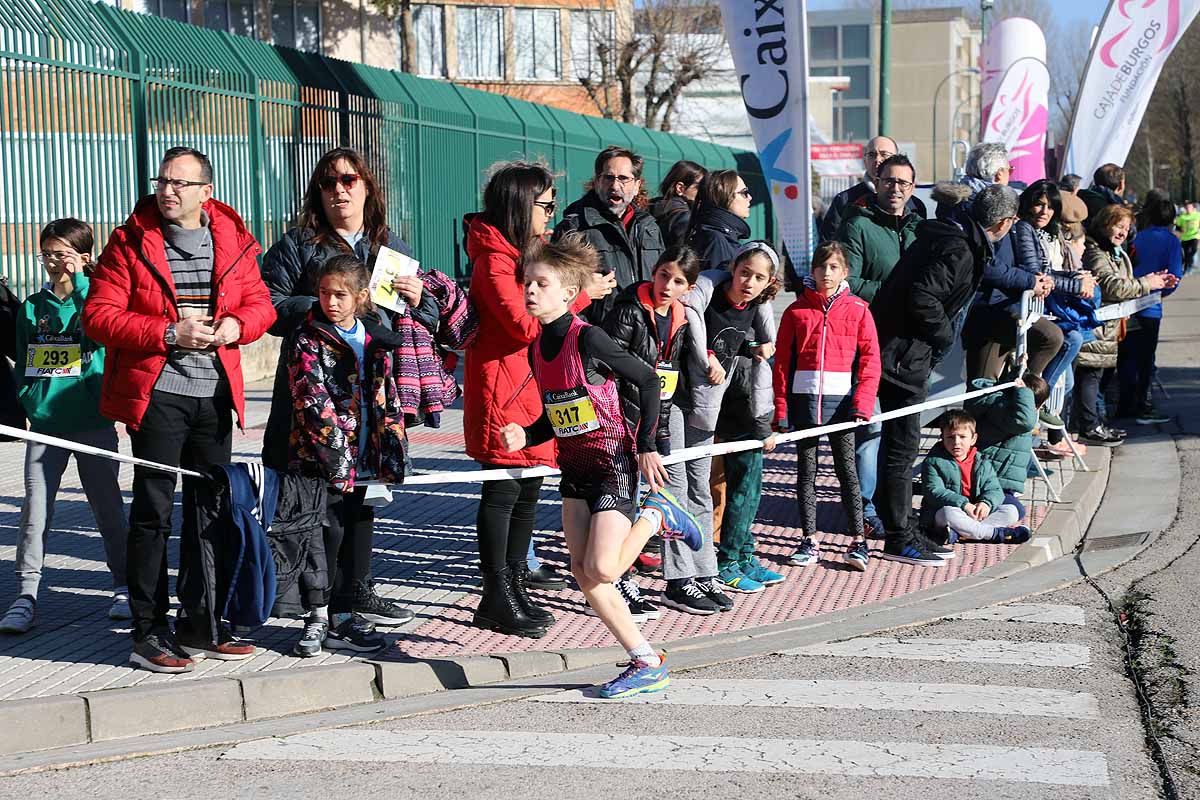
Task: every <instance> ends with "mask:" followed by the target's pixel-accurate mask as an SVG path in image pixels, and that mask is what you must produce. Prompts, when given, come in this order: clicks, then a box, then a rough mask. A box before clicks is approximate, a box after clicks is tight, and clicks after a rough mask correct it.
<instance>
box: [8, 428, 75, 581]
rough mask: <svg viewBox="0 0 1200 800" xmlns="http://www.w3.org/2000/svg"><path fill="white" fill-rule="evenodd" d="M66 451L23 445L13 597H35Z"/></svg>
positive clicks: (45, 446) (35, 444)
mask: <svg viewBox="0 0 1200 800" xmlns="http://www.w3.org/2000/svg"><path fill="white" fill-rule="evenodd" d="M70 457H71V453H70V451H68V450H63V449H62V448H60V447H52V446H50V445H45V444H39V443H37V442H28V443H26V445H25V502H24V503H23V504H22V506H21V521H20V523H19V524H18V526H17V562H16V566H17V594H18V595H26V594H27V595H29V596H31V597H34V598H36V597H37V593H38V587H39V586H40V585H41V581H42V564H43V562H44V561H45V557H46V536H47V534H48V533H49V531H50V526H51V524H52V523H53V521H54V498H55V496H56V495H57V494H58V486H59V482H60V481H61V480H62V474H63V470H65V469H66V468H67V459H69V458H70Z"/></svg>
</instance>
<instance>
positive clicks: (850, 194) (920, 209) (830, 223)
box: [819, 136, 926, 242]
mask: <svg viewBox="0 0 1200 800" xmlns="http://www.w3.org/2000/svg"><path fill="white" fill-rule="evenodd" d="M898 152H900V147H899V145H897V144H896V140H895V139H892V138H890V137H887V136H876V137H875V138H874V139H872V140H871V141H869V142H867V149H866V150H865V151H864V152H863V170H864V174H863V179H862V180H861V181H860V182H858V183H856V184H854V185H853V186H851V187H850V188H849V189H847V190H845V191H844V192H839V193H838V194H837V195H835V196H834V198H833V200H832V201H831V202H830V203H829V210H828V211H826V212H825V218H824V219H822V220H821V228H820V231H819V233H820V236H821V241H822V242H828V241H832V240H833V239H835V238H837V232H838V228H839V227H841V224H842V217H844V216H845V215H846V209H848V208H849V207H850V206H858V207H860V208H866V207H867V206H868V205H869V204H871V203H873V202H875V197H876V195H877V193H878V189H877V188H876V186H875V181H876V180H877V176H878V175H879V167H880V166H882V164H883V162H885V161H887V160H888V159H889V158H891V157H892V156H894V155H896V153H898ZM904 208H905V213H907V214H916V215H917V216H918V217H920V218H921V219H925V213H926V212H925V204H924V203H922V202H921V198H919V197H916V196H911V197H909V198H908V202H907V203H906V204H905V207H904Z"/></svg>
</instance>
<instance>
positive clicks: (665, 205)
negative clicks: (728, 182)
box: [650, 161, 707, 249]
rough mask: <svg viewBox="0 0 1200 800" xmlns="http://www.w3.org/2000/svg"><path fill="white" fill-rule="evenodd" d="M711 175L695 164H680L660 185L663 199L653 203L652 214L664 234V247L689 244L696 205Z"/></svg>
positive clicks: (688, 162)
mask: <svg viewBox="0 0 1200 800" xmlns="http://www.w3.org/2000/svg"><path fill="white" fill-rule="evenodd" d="M705 174H707V173H706V172H705V170H704V167H702V166H700V165H699V164H697V163H696V162H695V161H676V162H675V163H674V164H672V165H671V168H670V169H669V170H667V176H666V177H665V178H663V180H662V183H661V184H659V187H658V193H659V196H658V197H656V198H655V199H654V200H652V201H651V202H650V213H651V214H652V215H653V216H654V219H655V221H656V222H658V228H659V230H661V231H662V235H663V245H664V246H665V247H666V248H668V249H670V248H672V247H677V246H679V245H682V244H684V243H685V242H686V241H687V232H688V228H689V227H691V224H692V205H693V204H694V203H695V202H696V195H697V194H698V193H699V191H700V182H701V181H703V180H704V176H705Z"/></svg>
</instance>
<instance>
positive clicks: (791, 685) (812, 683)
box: [530, 678, 1099, 719]
mask: <svg viewBox="0 0 1200 800" xmlns="http://www.w3.org/2000/svg"><path fill="white" fill-rule="evenodd" d="M530 701H531V702H541V703H607V704H610V705H611V704H612V702H613V701H611V700H605V699H602V698H599V697H597V696H596V695H595V690H594V689H571V690H569V691H565V692H556V693H555V694H547V695H541V696H539V697H533V698H530ZM621 702H622V703H636V704H643V705H678V706H742V707H746V708H838V709H846V710H859V709H865V710H873V711H939V712H954V713H966V714H1011V715H1016V716H1037V717H1068V718H1080V719H1082V718H1090V717H1096V716H1098V715H1099V708H1098V705H1097V703H1096V698H1095V697H1094V696H1093V695H1091V694H1087V693H1085V692H1064V691H1060V690H1058V689H1035V688H1030V687H1025V686H978V685H973V684H963V683H904V682H899V681H826V680H803V681H795V680H726V679H719V678H706V679H694V678H672V679H671V687H670V689H668V690H667V691H665V692H656V693H654V694H643V695H636V696H634V697H631V698H628V699H626V700H623V701H621Z"/></svg>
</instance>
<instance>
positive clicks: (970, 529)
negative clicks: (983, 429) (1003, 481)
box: [921, 409, 1029, 544]
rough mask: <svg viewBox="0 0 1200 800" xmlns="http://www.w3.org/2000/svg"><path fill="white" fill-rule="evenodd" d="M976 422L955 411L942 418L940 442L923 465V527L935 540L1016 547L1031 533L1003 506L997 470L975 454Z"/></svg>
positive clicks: (1012, 509)
mask: <svg viewBox="0 0 1200 800" xmlns="http://www.w3.org/2000/svg"><path fill="white" fill-rule="evenodd" d="M978 439H979V437H978V435H977V434H976V433H975V418H974V417H972V416H971V415H970V414H968V413H967V412H965V411H961V410H959V409H953V410H951V411H948V412H946V414H945V415H944V416H943V417H942V441H940V442H938V443H937V444H935V445H934V446H933V447H932V448H931V449H930V450H929V454H928V455H927V456H925V463H924V464H923V465H922V466H921V485H922V486H923V487H924V497H923V499H922V501H921V525H922V527H924V528H925V529H926V530H928V531H931V532H932V534H933V536H934V541H946V542H954V541H955V540H956V539H964V540H970V541H977V542H1003V543H1007V544H1020V543H1021V542H1025V541H1028V540H1029V528H1026V527H1025V526H1023V525H1017V524H1016V523H1017V521H1018V520H1019V519H1020V516H1019V512H1018V511H1017V509H1016V508H1015V507H1013V506H1011V505H1008V504H1006V503H1005V502H1004V490H1003V488H1001V486H1000V480H999V478H997V477H996V469H995V467H993V466H992V463H991V462H990V461H989V460H988V459H987V457H986V456H984V455H982V454H981V453H979V451H978V450H976V449H975V443H976V441H977V440H978Z"/></svg>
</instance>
